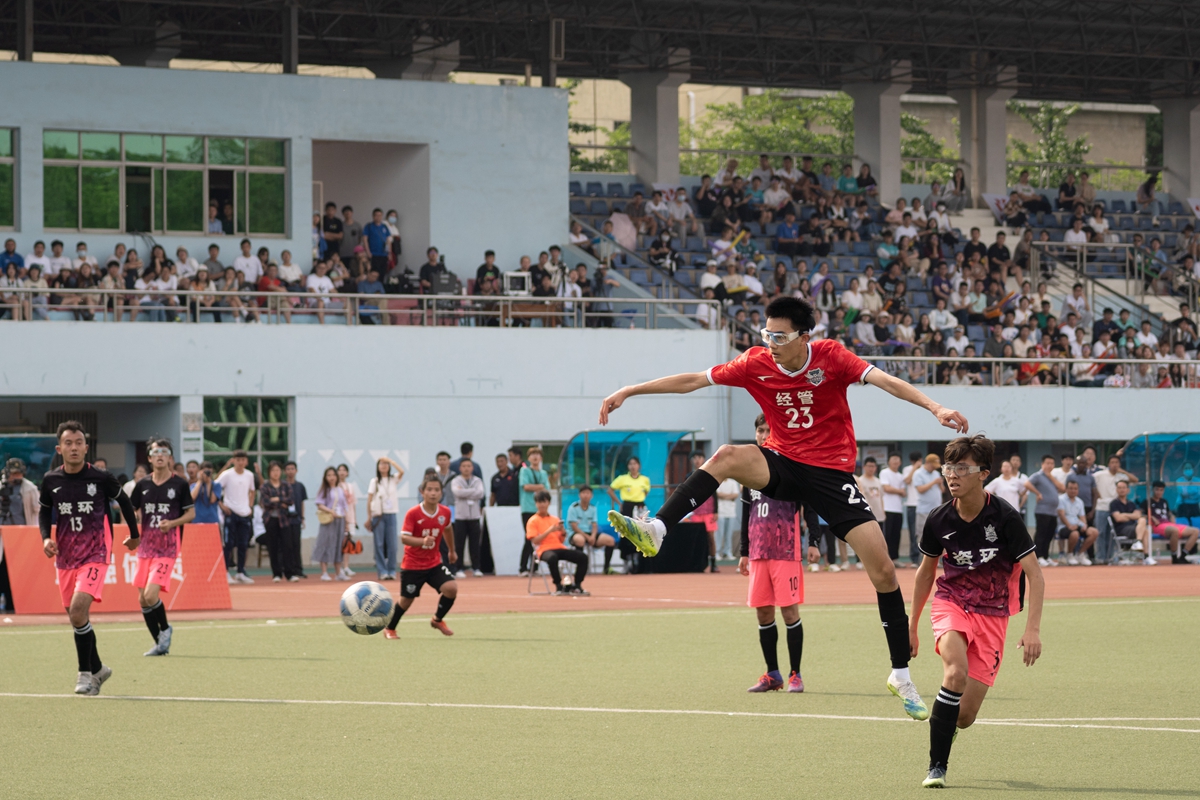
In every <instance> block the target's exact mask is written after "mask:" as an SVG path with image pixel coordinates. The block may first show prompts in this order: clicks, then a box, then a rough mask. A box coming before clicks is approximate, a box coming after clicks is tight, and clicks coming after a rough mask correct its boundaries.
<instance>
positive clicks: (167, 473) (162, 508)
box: [130, 438, 196, 656]
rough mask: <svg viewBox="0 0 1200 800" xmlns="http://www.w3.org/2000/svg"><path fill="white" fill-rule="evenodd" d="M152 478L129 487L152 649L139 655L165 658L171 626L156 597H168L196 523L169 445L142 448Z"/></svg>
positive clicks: (140, 584) (159, 441)
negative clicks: (138, 527) (190, 526)
mask: <svg viewBox="0 0 1200 800" xmlns="http://www.w3.org/2000/svg"><path fill="white" fill-rule="evenodd" d="M146 451H147V452H148V453H149V455H150V467H151V469H152V471H151V473H150V474H149V475H147V476H146V477H144V478H142V479H141V480H140V481H138V482H137V484H136V485H134V487H133V492H132V493H131V496H130V499H131V500H132V502H133V506H134V508H136V509H137V512H138V515H139V517H140V518H141V522H142V543H141V545H140V546H139V547H138V559H137V562H138V566H137V575H136V576H135V577H134V579H133V585H134V586H136V587H137V589H138V600H139V602H140V603H141V606H142V619H144V620H145V621H146V627H147V628H149V629H150V636H151V637H152V638H153V639H154V647H152V648H150V649H149V650H147V651H146V652H145V653H143V655H147V656H165V655H166V654H167V653H169V652H170V651H171V634H172V633H173V631H172V629H171V625H170V624H169V623H168V622H167V610H166V608H164V607H163V604H162V600H160V599H159V597H158V593H159V591H160V590H161V591H163V592H169V591H171V572H172V571H173V570H174V569H175V559H176V558H177V557H178V556H179V542H180V540H181V539H182V538H183V526H184V525H186V524H187V523H189V522H191V521H192V520H193V519H194V518H195V517H196V509H195V508H194V507H193V501H192V493H191V490H190V489H189V488H188V483H187V481H186V480H184V479H183V478H181V477H179V476H178V475H176V474H175V473H174V472H172V469H171V468H172V467H173V466H174V457H173V454H172V452H171V442H170V441H168V440H167V439H161V438H155V439H151V440H150V441H149V442H147V443H146Z"/></svg>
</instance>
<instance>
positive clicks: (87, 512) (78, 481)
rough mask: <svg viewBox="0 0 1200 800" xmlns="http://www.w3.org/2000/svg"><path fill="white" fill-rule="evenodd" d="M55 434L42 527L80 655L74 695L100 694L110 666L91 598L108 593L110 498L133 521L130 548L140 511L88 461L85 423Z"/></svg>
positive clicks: (40, 516) (134, 541)
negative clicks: (56, 463)
mask: <svg viewBox="0 0 1200 800" xmlns="http://www.w3.org/2000/svg"><path fill="white" fill-rule="evenodd" d="M57 435H58V444H57V445H56V446H55V448H54V449H55V451H56V452H58V454H59V455H61V456H62V460H63V463H62V466H61V467H59V468H58V469H52V470H50V471H49V472H47V473H46V477H45V478H44V479H43V480H42V494H41V510H40V511H39V512H38V527H39V528H40V529H41V532H42V550H43V551H44V552H45V553H46V558H53V559H55V562H54V565H55V567H57V568H58V590H59V592H60V593H61V594H62V601H63V607H64V608H66V609H67V616H69V617H70V619H71V625H72V626H74V628H75V655H76V656H78V658H79V679H78V680H77V681H76V683H75V694H86V695H97V694H100V685H101V684H102V683H104V682H105V681H106V680H108V679H109V678H110V677H111V676H112V669H111V668H109V667H107V666H105V665H104V664H103V663H101V661H100V653H99V652H98V651H97V650H96V632H95V631H93V630H92V623H91V619H90V612H91V608H92V601H93V600H94V601H95V602H97V603H99V602H100V601H101V596H102V595H103V593H104V578H105V576H106V575H107V574H108V568H109V563H108V562H109V556H110V552H111V550H112V532H111V531H110V530H109V524H108V503H109V501H110V500H116V501H117V504H118V505H120V506H121V515H122V516H124V517H125V522H126V524H128V525H129V538H127V539H126V540H125V541H124V545H125V547H127V548H128V549H130V550H136V549H137V547H138V540H139V538H140V536H139V534H138V526H137V514H136V513H135V512H134V510H133V504H132V503H130V502H129V496H128V495H126V494H125V493H124V492H122V491H121V484H119V483H117V479H116V478H115V477H113V475H112V473H110V472H108V471H107V470H103V469H97V468H96V467H94V466H92V465H91V464H88V463H87V462H86V461H85V460H84V459H85V457H86V456H87V450H88V445H87V437H86V436H84V434H83V426H82V425H80V424H79V423H78V422H76V421H75V420H68V421H66V422H63V423H61V424H60V425H59V426H58V433H57ZM55 514H57V515H58V519H57V521H56V522H55V526H54V538H53V539H51V538H50V522H51V520H52V519H53V518H54V515H55Z"/></svg>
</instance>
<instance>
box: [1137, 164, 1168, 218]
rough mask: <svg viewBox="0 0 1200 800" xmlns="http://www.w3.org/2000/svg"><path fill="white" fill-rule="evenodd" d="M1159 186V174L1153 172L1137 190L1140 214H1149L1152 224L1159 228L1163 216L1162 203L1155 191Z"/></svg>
mask: <svg viewBox="0 0 1200 800" xmlns="http://www.w3.org/2000/svg"><path fill="white" fill-rule="evenodd" d="M1157 184H1158V173H1157V172H1151V173H1150V175H1149V177H1147V178H1146V180H1145V181H1144V182H1143V183H1141V184H1140V185H1139V186H1138V188H1137V207H1138V213H1139V214H1149V215H1150V224H1151V225H1153V226H1154V227H1155V228H1157V227H1158V218H1159V217H1160V216H1162V201H1161V200H1159V199H1158V195H1157V194H1156V193H1155V191H1154V187H1155V186H1156V185H1157Z"/></svg>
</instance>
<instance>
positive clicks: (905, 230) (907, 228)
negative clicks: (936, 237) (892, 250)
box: [893, 211, 917, 244]
mask: <svg viewBox="0 0 1200 800" xmlns="http://www.w3.org/2000/svg"><path fill="white" fill-rule="evenodd" d="M905 236H907V237H908V238H909V241H910V242H915V241H916V240H917V226H916V225H913V218H912V214H911V213H910V212H908V211H905V212H904V218H903V221H902V222H901V223H900V224H899V225H897V226H896V233H895V238H894V239H893V241H895V242H896V244H899V243H900V240H901V239H903V238H904V237H905Z"/></svg>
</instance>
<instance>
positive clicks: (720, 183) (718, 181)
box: [713, 158, 738, 189]
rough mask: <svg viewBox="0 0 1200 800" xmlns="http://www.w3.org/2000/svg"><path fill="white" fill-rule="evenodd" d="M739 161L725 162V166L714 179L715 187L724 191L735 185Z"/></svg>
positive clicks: (730, 160) (734, 159)
mask: <svg viewBox="0 0 1200 800" xmlns="http://www.w3.org/2000/svg"><path fill="white" fill-rule="evenodd" d="M737 168H738V161H737V159H736V158H731V159H729V160H728V161H726V162H725V166H723V167H721V169H720V171H719V172H717V174H716V175H715V176H714V177H713V185H714V186H717V187H718V188H721V189H724V188H726V187H729V186H732V185H733V179H734V178H736V177H737V174H738V172H737Z"/></svg>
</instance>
